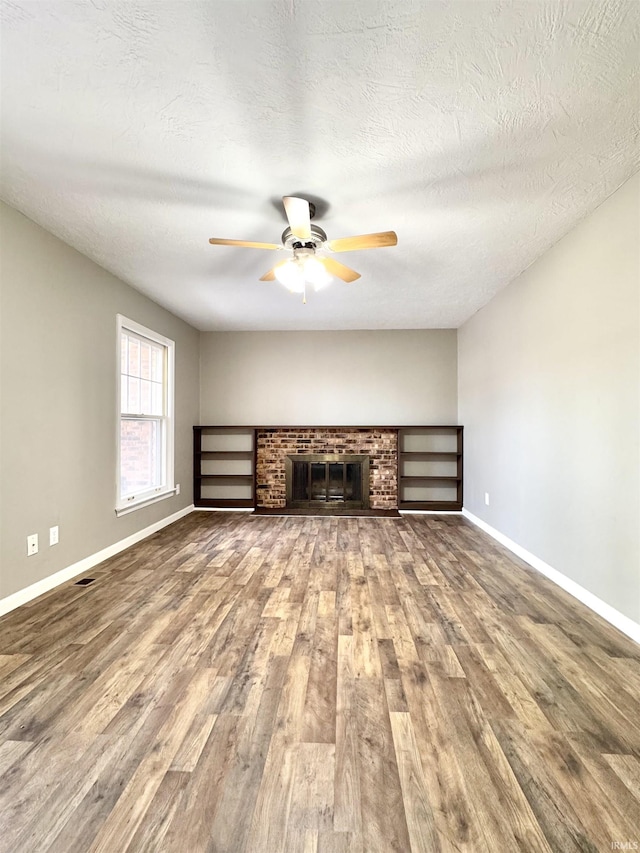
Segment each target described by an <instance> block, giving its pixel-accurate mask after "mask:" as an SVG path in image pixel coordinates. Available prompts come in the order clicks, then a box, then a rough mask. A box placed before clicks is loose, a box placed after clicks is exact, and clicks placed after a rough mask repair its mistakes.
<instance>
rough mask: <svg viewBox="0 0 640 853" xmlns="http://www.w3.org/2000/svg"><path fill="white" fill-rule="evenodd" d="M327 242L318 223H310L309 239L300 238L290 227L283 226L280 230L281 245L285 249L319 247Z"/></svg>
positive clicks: (313, 248)
mask: <svg viewBox="0 0 640 853" xmlns="http://www.w3.org/2000/svg"><path fill="white" fill-rule="evenodd" d="M326 242H327V235H326V234H325V232H324V231H323V230H322V228H320V226H319V225H314V223H313V222H312V223H311V239H310V240H301V239H300V238H299V237H296V235H295V234H294V233H293V231H292V230H291V228H285V230H284V231H283V232H282V245H283V246H284V247H285V249H312V250H313V251H315V250H316V249H319V248H320V247H321V246H322V244H323V243H326Z"/></svg>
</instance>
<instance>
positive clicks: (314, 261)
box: [209, 196, 398, 302]
mask: <svg viewBox="0 0 640 853" xmlns="http://www.w3.org/2000/svg"><path fill="white" fill-rule="evenodd" d="M282 203H283V204H284V210H285V213H286V215H287V221H288V222H289V227H288V228H286V229H285V230H284V232H283V234H282V243H281V244H280V245H278V244H277V243H254V242H251V241H248V240H226V239H223V238H222V237H211V238H210V239H209V242H210V243H212V244H213V245H214V246H244V247H245V248H248V249H273V250H278V251H281V250H283V249H284V250H286V251H290V252H291V255H290V256H289V257H288V258H287V259H286V260H284V261H281V262H280V263H278V264H276V265H275V266H274V267H273V268H272V269H270V270H269V272H267V273H265V274H264V275H263V276H262V277H261V278H260V281H274V279H277V280H278V281H279V282H281V283H282V284H284V286H285V287H287V288H288V289H289V290H291V291H293V292H294V293H302V294H303V302H306V287H307V284H311V285H312V286H313V287H314V288H315V289H316V290H320V289H321V288H323V287H325V286H326V285H327V284H329V283H330V282H331V279H332V276H336V277H337V278H340V279H342V281H346V282H351V281H355V280H356V279H358V278H360V273H358V272H356V271H355V270H353V269H351V268H350V267H347V266H345V265H344V264H341V263H340V262H339V261H336V260H334V258H332V257H327V256H325V255H318V254H317V252H318V250H320V251H325V250H327V249H328V250H329V251H331V252H353V251H355V250H356V249H380V248H382V247H384V246H395V245H396V244H397V242H398V236H397V234H396V233H395V231H380V232H378V233H376V234H361V235H360V236H358V237H342V238H340V239H338V240H328V239H327V235H326V234H325V232H324V231H323V230H322V228H320V227H319V226H318V225H315V224H312V222H311V220H312V219H313V217H314V216H315V212H316V209H315V205H314V204H313V203H312V202H310V201H307V200H306V199H304V198H296V197H295V196H285V197H284V198H283V199H282Z"/></svg>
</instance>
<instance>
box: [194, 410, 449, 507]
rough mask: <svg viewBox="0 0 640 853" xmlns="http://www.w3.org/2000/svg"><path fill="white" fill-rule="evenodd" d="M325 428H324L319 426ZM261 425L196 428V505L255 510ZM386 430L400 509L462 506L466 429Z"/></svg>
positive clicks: (405, 428) (423, 428)
mask: <svg viewBox="0 0 640 853" xmlns="http://www.w3.org/2000/svg"><path fill="white" fill-rule="evenodd" d="M295 428H296V427H283V429H295ZM322 428H324V429H326V427H319V429H322ZM350 428H351V429H360V428H361V427H350ZM259 429H273V427H247V426H244V427H238V426H230V427H224V426H194V428H193V471H194V477H193V502H194V505H195V506H198V507H215V508H220V509H224V508H244V509H252V508H255V506H256V434H257V431H258V430H259ZM305 429H308V427H305ZM371 429H375V427H371ZM384 429H394V430H397V432H398V509H403V510H412V509H415V510H439V511H442V510H451V511H459V510H461V509H462V497H463V492H462V486H463V429H464V428H463V427H461V426H411V427H384Z"/></svg>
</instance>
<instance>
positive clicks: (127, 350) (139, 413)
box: [116, 314, 175, 515]
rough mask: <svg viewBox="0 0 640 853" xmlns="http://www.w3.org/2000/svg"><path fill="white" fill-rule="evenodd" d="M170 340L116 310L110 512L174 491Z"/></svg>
mask: <svg viewBox="0 0 640 853" xmlns="http://www.w3.org/2000/svg"><path fill="white" fill-rule="evenodd" d="M174 348H175V344H174V342H173V341H171V340H169V339H168V338H164V337H162V335H158V334H156V333H155V332H152V331H151V329H146V328H145V327H144V326H140V325H139V324H138V323H135V322H134V321H133V320H128V319H127V318H126V317H123V316H122V315H120V314H118V365H119V370H118V373H119V381H118V386H119V388H118V410H119V418H118V471H117V484H118V487H117V500H116V514H117V515H123V514H124V513H126V512H131V511H132V510H134V509H138V508H139V507H141V506H147V504H150V503H153V502H154V501H157V500H161V499H162V498H166V497H169V496H170V495H172V494H174V493H175V486H174V482H173V373H174Z"/></svg>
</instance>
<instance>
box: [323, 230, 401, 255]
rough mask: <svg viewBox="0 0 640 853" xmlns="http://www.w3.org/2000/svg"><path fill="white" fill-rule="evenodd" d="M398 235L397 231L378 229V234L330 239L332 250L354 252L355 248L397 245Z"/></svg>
mask: <svg viewBox="0 0 640 853" xmlns="http://www.w3.org/2000/svg"><path fill="white" fill-rule="evenodd" d="M397 244H398V235H397V234H396V232H395V231H378V232H377V233H376V234H361V235H360V236H359V237H342V238H340V239H339V240H329V243H328V245H329V248H330V249H331V251H332V252H353V251H354V250H355V249H382V248H383V247H384V246H396V245H397Z"/></svg>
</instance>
